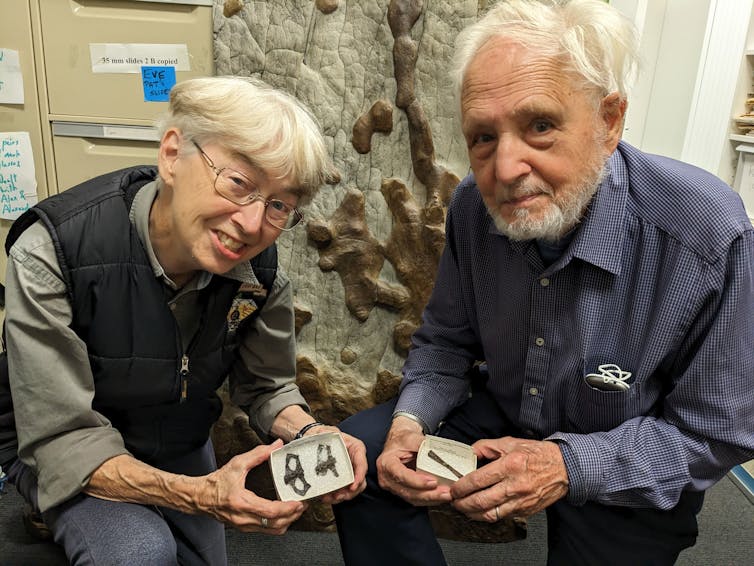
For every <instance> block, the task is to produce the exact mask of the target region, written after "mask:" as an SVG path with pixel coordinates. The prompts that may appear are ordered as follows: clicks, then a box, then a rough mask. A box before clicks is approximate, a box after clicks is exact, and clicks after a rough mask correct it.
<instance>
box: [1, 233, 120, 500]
mask: <svg viewBox="0 0 754 566" xmlns="http://www.w3.org/2000/svg"><path fill="white" fill-rule="evenodd" d="M5 285H6V291H5V293H6V295H5V296H6V311H5V324H6V345H7V350H8V367H9V371H10V386H11V395H12V397H13V407H14V411H15V417H16V428H17V430H18V443H19V448H18V451H19V457H20V458H21V460H22V461H23V462H24V463H25V464H26V465H28V466H29V467H30V468H31V469H32V470H33V471H34V472H35V473H36V475H37V477H38V482H39V506H40V508H41V509H42V511H45V510H47V509H49V508H51V507H53V506H55V505H58V504H59V503H62V502H63V501H65V500H67V499H69V498H71V497H73V496H74V495H76V494H77V493H78V492H80V491H81V489H82V488H83V487H84V486H85V485H86V484H87V482H88V481H89V476H90V475H91V474H92V472H93V471H94V470H96V469H97V468H98V467H99V466H100V465H101V464H102V463H103V462H105V461H106V460H109V459H110V458H112V457H114V456H117V455H119V454H126V453H128V451H127V450H126V448H125V446H124V444H123V439H122V437H121V435H120V433H119V432H118V431H117V430H116V429H114V428H113V427H112V426H111V425H110V422H109V421H108V420H107V419H106V418H105V417H104V416H103V415H101V414H100V413H98V412H97V411H94V410H92V398H93V396H94V379H93V377H92V372H91V369H90V366H89V359H88V357H87V349H86V345H85V344H84V343H83V342H82V341H81V339H79V337H78V336H77V335H76V334H75V333H74V332H73V330H71V329H70V328H69V326H68V325H69V324H70V322H71V317H72V312H71V305H70V303H69V301H68V298H67V296H66V287H65V283H64V282H63V280H62V274H61V271H60V267H59V266H58V262H57V258H56V257H55V251H54V249H53V245H52V240H51V238H50V235H49V233H48V232H47V229H46V228H45V227H44V226H43V225H42V224H41V223H39V222H37V223H36V224H34V225H32V226H30V227H29V228H28V229H27V230H26V231H25V232H24V233H23V234H22V235H21V236H20V237H19V239H18V240H17V241H16V243H15V244H14V246H13V248H12V249H11V251H10V255H9V258H8V268H7V272H6V283H5Z"/></svg>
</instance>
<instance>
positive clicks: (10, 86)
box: [0, 47, 24, 104]
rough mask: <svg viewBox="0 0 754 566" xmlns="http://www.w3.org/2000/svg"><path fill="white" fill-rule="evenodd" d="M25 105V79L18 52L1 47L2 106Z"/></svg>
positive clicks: (0, 83)
mask: <svg viewBox="0 0 754 566" xmlns="http://www.w3.org/2000/svg"><path fill="white" fill-rule="evenodd" d="M23 103H24V78H23V75H21V64H20V63H19V59H18V51H15V50H14V49H5V48H3V47H0V104H23Z"/></svg>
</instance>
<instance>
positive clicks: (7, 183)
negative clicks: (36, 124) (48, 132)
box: [0, 132, 37, 220]
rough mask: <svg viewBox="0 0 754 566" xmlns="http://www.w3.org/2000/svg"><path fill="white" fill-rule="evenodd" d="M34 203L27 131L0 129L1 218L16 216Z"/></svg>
mask: <svg viewBox="0 0 754 566" xmlns="http://www.w3.org/2000/svg"><path fill="white" fill-rule="evenodd" d="M35 204H37V179H36V175H35V170H34V154H32V152H31V139H30V138H29V132H0V218H3V219H5V220H15V219H16V218H18V217H19V216H21V214H23V213H24V212H25V211H26V210H28V209H29V208H30V207H32V206H34V205H35Z"/></svg>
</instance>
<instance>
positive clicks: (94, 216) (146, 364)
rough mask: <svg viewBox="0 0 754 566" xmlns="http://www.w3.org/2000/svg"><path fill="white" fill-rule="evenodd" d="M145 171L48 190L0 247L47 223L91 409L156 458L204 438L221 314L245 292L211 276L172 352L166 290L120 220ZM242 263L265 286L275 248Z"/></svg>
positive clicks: (220, 351) (135, 449)
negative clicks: (195, 323)
mask: <svg viewBox="0 0 754 566" xmlns="http://www.w3.org/2000/svg"><path fill="white" fill-rule="evenodd" d="M155 176H156V170H155V169H154V168H152V167H136V168H130V169H124V170H122V171H117V172H115V173H110V174H108V175H104V176H102V177H98V178H96V179H92V180H91V181H87V182H85V183H83V184H81V185H79V186H77V187H74V188H73V189H70V190H68V191H65V192H63V193H60V194H59V195H56V196H53V197H51V198H48V199H46V200H44V201H42V202H40V203H39V204H38V205H37V206H35V207H34V208H32V209H30V210H29V211H27V212H26V213H24V215H22V216H21V217H20V218H19V219H18V220H17V221H16V222H15V223H14V224H13V226H12V227H11V231H10V234H9V236H8V239H7V241H6V250H9V249H10V247H11V246H12V245H13V242H14V241H15V240H16V239H17V238H18V236H19V234H20V233H21V232H23V230H25V229H26V228H27V227H28V226H29V225H31V224H32V223H33V222H35V221H36V220H37V219H41V220H42V221H43V222H44V224H45V225H46V226H47V229H48V230H49V231H50V234H51V236H52V240H53V243H54V245H55V250H56V253H57V256H58V261H59V264H60V268H61V270H62V273H63V277H64V279H65V282H66V284H67V287H68V294H69V298H70V302H71V305H72V307H73V321H72V324H71V327H72V329H73V330H74V331H75V332H76V334H77V335H78V336H79V337H80V338H81V339H82V340H83V341H84V343H85V344H86V345H87V351H88V355H89V361H90V364H91V368H92V372H93V374H94V384H95V394H94V401H93V408H94V409H95V410H97V411H99V412H101V413H102V414H103V415H105V416H106V417H107V418H108V419H109V420H110V421H111V422H112V424H113V426H114V427H115V428H117V429H118V430H119V432H120V433H121V434H122V436H123V438H124V440H125V443H126V447H127V448H128V450H130V451H131V452H132V453H133V454H134V455H135V456H136V457H137V458H139V459H141V460H144V461H146V462H148V463H152V464H159V463H160V462H161V461H165V460H167V459H172V458H174V457H176V456H180V455H182V454H185V453H187V452H188V451H190V450H193V449H195V448H198V447H199V446H201V445H202V444H204V443H205V442H206V441H207V438H208V437H209V431H210V427H211V426H212V424H213V423H214V422H215V421H216V420H217V418H218V417H219V416H220V412H221V410H222V404H221V401H220V399H219V397H218V396H217V394H216V393H215V390H216V389H217V388H218V387H219V386H220V385H221V384H222V382H223V381H224V379H225V377H226V375H227V373H228V370H229V369H230V366H231V365H232V364H233V362H234V361H235V360H236V357H237V355H238V340H237V336H238V331H237V329H236V331H234V332H228V323H227V322H228V320H229V313H230V312H231V307H232V306H233V302H234V299H236V302H237V301H238V300H239V298H241V299H244V300H246V301H248V300H249V296H248V295H247V294H245V293H239V285H240V284H239V282H237V281H234V280H231V279H228V278H225V277H222V276H217V275H216V276H213V277H212V279H211V282H210V284H209V285H208V287H207V288H205V289H203V290H202V291H201V292H200V293H201V295H200V304H201V305H202V315H201V323H200V328H199V330H198V331H197V334H196V336H194V338H193V339H192V341H191V343H190V345H189V346H188V348H187V351H186V352H183V351H182V350H181V340H180V334H179V331H178V326H177V323H176V321H175V318H174V316H173V314H172V312H171V311H170V308H169V306H168V303H167V296H166V292H167V291H166V289H165V287H164V285H163V284H162V283H161V282H160V281H159V280H158V279H156V278H155V276H154V273H153V271H152V268H151V266H150V264H149V258H148V256H147V253H146V250H145V249H144V247H143V246H142V244H141V241H140V240H139V236H138V234H137V233H136V229H135V228H134V227H133V225H132V224H131V222H130V220H129V210H130V206H131V202H132V201H133V198H134V196H135V195H136V193H137V192H138V191H139V190H140V189H141V188H142V187H143V186H144V185H145V184H147V183H148V182H150V181H153V180H154V178H155ZM252 267H253V269H254V272H255V274H256V275H257V278H258V279H259V280H260V282H261V283H262V284H263V286H264V288H265V289H266V290H267V291H269V288H270V286H271V284H272V281H273V280H274V277H275V273H276V271H275V270H276V267H277V252H276V250H275V247H274V246H272V247H271V248H268V249H267V250H265V252H263V253H262V254H260V255H259V256H257V257H256V258H254V260H252ZM253 301H254V303H255V304H256V306H257V307H258V309H257V311H256V312H255V313H254V315H256V314H258V312H259V309H261V307H262V304H260V302H262V301H261V300H260V299H259V295H255V297H254V299H253ZM254 315H252V316H248V317H247V318H246V319H244V321H243V324H244V325H245V324H248V323H249V322H251V320H253V318H254V317H255V316H254ZM234 327H235V325H234Z"/></svg>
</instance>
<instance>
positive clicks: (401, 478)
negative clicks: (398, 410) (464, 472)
mask: <svg viewBox="0 0 754 566" xmlns="http://www.w3.org/2000/svg"><path fill="white" fill-rule="evenodd" d="M423 440H424V434H423V433H422V432H421V427H420V426H419V425H418V424H417V423H415V422H414V421H412V420H410V419H406V418H405V417H398V418H396V419H395V420H393V424H392V426H391V427H390V431H389V432H388V435H387V439H386V440H385V447H384V448H383V450H382V454H381V455H380V456H379V458H377V476H378V478H379V482H380V486H381V487H382V489H386V490H387V491H390V492H391V493H394V494H395V495H397V496H398V497H401V498H403V499H405V500H406V501H408V502H409V503H411V504H413V505H416V506H421V507H427V506H431V505H439V504H441V503H446V502H448V501H450V499H451V497H450V488H449V487H448V486H445V485H440V484H438V482H437V479H436V478H434V477H433V476H431V475H429V474H424V473H421V472H417V471H415V470H412V469H411V468H409V467H408V464H412V463H413V462H415V461H416V454H417V452H418V451H419V446H420V445H421V443H422V441H423Z"/></svg>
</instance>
